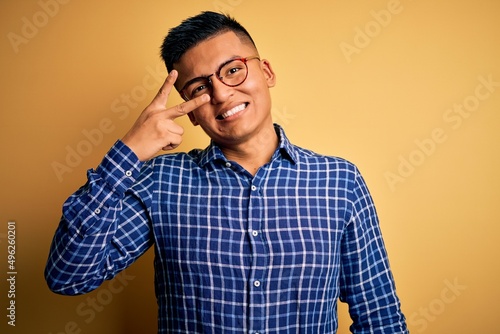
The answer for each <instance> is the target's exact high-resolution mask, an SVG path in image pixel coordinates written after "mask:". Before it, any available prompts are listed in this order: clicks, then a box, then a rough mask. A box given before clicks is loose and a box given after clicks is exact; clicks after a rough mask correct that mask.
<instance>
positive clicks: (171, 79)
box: [150, 70, 178, 108]
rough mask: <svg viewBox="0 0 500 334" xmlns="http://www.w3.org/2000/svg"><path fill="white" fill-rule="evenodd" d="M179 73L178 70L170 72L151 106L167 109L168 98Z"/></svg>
mask: <svg viewBox="0 0 500 334" xmlns="http://www.w3.org/2000/svg"><path fill="white" fill-rule="evenodd" d="M177 76H178V73H177V71H176V70H172V71H170V73H169V74H168V75H167V78H166V79H165V82H164V83H163V84H162V85H161V87H160V90H158V93H156V96H155V97H154V98H153V101H151V103H150V105H156V106H158V107H161V108H165V105H166V104H167V101H168V96H169V95H170V92H171V91H172V87H173V86H174V83H175V80H177Z"/></svg>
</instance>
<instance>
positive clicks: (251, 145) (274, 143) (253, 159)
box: [221, 126, 279, 175]
mask: <svg viewBox="0 0 500 334" xmlns="http://www.w3.org/2000/svg"><path fill="white" fill-rule="evenodd" d="M278 145H279V138H278V135H277V134H276V131H275V129H274V126H272V127H270V128H269V127H267V128H265V129H263V130H262V131H260V133H259V134H258V135H256V136H253V137H252V138H251V140H248V141H245V142H242V143H240V144H237V145H233V146H225V147H221V150H222V152H223V153H224V155H225V156H226V158H227V159H228V160H232V161H235V162H237V163H238V164H240V165H241V166H242V167H243V168H245V170H247V171H248V172H249V173H250V174H252V175H255V174H256V173H257V171H258V170H259V168H260V167H262V166H263V165H265V164H266V163H268V162H269V161H270V160H271V157H272V156H273V154H274V152H275V151H276V148H277V147H278Z"/></svg>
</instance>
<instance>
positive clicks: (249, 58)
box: [179, 56, 260, 101]
mask: <svg viewBox="0 0 500 334" xmlns="http://www.w3.org/2000/svg"><path fill="white" fill-rule="evenodd" d="M252 59H258V60H260V57H259V56H250V57H245V58H231V59H229V60H227V61H225V62H224V63H222V64H221V65H220V66H219V68H218V69H217V71H216V72H214V73H212V74H209V75H207V76H202V77H196V78H194V79H191V80H189V81H188V82H186V84H184V86H183V87H182V89H181V90H179V93H180V95H181V96H182V98H183V99H184V100H186V101H189V100H191V98H190V97H189V96H188V95H187V94H186V89H187V87H188V86H189V85H191V84H192V83H193V82H196V81H203V80H207V81H208V84H209V85H210V86H211V87H212V88H213V84H212V80H211V79H210V77H212V76H214V75H215V77H216V78H217V79H218V80H219V81H220V82H222V83H223V84H224V85H226V86H228V87H237V86H239V85H241V84H242V83H244V82H245V81H246V80H247V77H248V65H247V62H248V61H249V60H252ZM235 60H239V61H241V62H243V64H245V69H246V71H247V73H246V75H245V78H244V79H243V81H241V82H240V83H239V84H237V85H229V84H227V83H225V82H224V81H223V78H222V77H221V76H220V71H221V70H222V68H223V67H224V66H226V65H227V64H229V63H231V62H233V61H235Z"/></svg>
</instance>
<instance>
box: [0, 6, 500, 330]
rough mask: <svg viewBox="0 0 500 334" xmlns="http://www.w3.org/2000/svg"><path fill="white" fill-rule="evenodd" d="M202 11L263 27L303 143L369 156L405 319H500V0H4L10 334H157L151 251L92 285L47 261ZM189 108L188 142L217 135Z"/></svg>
mask: <svg viewBox="0 0 500 334" xmlns="http://www.w3.org/2000/svg"><path fill="white" fill-rule="evenodd" d="M201 10H215V11H220V10H222V11H225V12H229V13H231V14H233V15H234V16H235V17H236V18H237V19H238V20H240V21H241V22H242V23H243V24H244V25H245V26H246V27H247V28H248V29H249V31H250V32H251V33H252V35H253V37H254V39H255V40H256V42H257V44H258V47H259V48H260V53H261V55H262V56H263V57H265V58H267V59H269V60H270V61H271V64H272V65H273V67H274V70H275V72H276V73H277V76H278V82H277V86H276V87H275V88H273V91H272V94H273V98H274V105H273V115H274V117H275V120H276V122H278V123H280V124H282V125H283V126H284V128H285V130H286V131H287V134H288V136H289V137H290V138H291V139H292V140H293V141H294V142H295V143H297V144H299V145H301V146H305V147H308V148H311V149H313V150H315V151H317V152H320V153H324V154H329V155H336V156H341V157H344V158H347V159H349V160H351V161H353V162H354V163H356V164H357V165H358V166H359V168H360V169H361V171H362V173H363V174H364V176H365V178H366V180H367V182H368V185H369V187H370V189H371V192H372V195H373V197H374V199H375V203H376V205H377V208H378V212H379V215H380V219H381V225H382V230H383V233H384V237H385V242H386V245H387V248H388V251H389V255H390V261H391V264H392V268H393V272H394V275H395V278H396V282H397V287H398V293H399V296H400V298H401V301H402V307H403V311H404V312H405V314H406V316H407V317H408V323H409V327H410V329H411V331H412V333H426V334H442V333H454V334H461V333H499V332H500V325H499V324H498V315H499V313H500V307H499V304H498V300H499V299H500V288H499V284H498V276H499V274H500V269H499V265H500V261H499V255H500V246H499V245H500V227H499V223H500V212H499V209H498V207H499V205H498V201H499V199H500V196H499V195H500V191H499V188H500V176H499V171H500V155H499V153H500V150H499V144H500V142H499V140H500V116H499V112H500V63H499V61H500V20H499V18H500V1H498V0H477V1H472V0H468V1H465V0H441V1H439V0H436V1H431V0H373V1H364V2H359V1H357V2H353V1H347V0H320V1H308V2H305V1H264V0H258V1H256V0H254V1H251V0H186V1H182V2H179V1H166V0H162V1H160V0H147V1H118V0H108V1H97V0H89V1H76V0H72V1H68V0H64V1H63V0H58V1H57V2H56V0H40V1H38V0H29V1H28V0H26V1H24V0H23V1H13V0H11V1H1V2H0V13H1V16H2V20H0V31H1V36H2V39H1V41H0V46H1V48H0V52H1V53H0V57H1V68H2V72H1V78H0V92H1V98H0V108H1V116H0V117H1V118H0V138H1V148H0V151H1V152H2V163H1V167H0V178H1V183H0V184H1V187H0V209H1V210H0V268H1V270H2V273H1V274H0V277H1V278H2V279H1V281H2V283H1V285H0V289H1V291H0V301H1V307H0V309H1V310H2V311H0V319H3V320H1V325H0V331H1V332H2V333H44V334H47V333H52V334H56V333H94V334H95V333H107V334H113V333H116V334H118V333H120V334H122V333H125V334H128V333H154V332H155V330H156V301H155V298H154V294H153V269H152V253H151V252H148V253H147V254H146V255H145V256H144V257H143V258H141V259H140V260H139V261H138V262H137V263H136V264H134V265H133V266H132V267H130V268H129V269H127V270H126V272H125V273H124V274H122V275H121V276H120V278H119V279H118V280H115V281H112V282H110V283H105V284H104V286H102V287H101V288H100V289H98V290H97V291H94V292H92V293H90V294H88V295H85V296H78V297H62V296H57V295H54V294H52V293H51V292H49V290H48V289H47V287H46V285H45V282H44V279H43V269H44V265H45V260H46V257H47V253H48V248H49V245H50V241H51V238H52V234H53V231H54V229H55V228H56V226H57V224H58V220H59V217H60V212H61V204H62V202H63V201H64V200H65V199H66V198H67V197H68V196H69V195H70V194H71V193H72V192H73V191H75V190H76V189H77V187H79V186H80V185H81V184H83V183H84V181H85V171H86V170H87V169H89V168H92V167H95V166H96V165H97V164H98V163H99V161H100V160H101V158H102V156H103V155H104V154H105V152H106V151H107V150H108V148H109V147H110V146H111V145H112V144H113V143H114V141H115V140H116V139H117V138H120V137H121V136H122V135H123V134H124V133H125V132H126V130H127V129H128V128H129V127H130V126H131V124H132V122H133V121H134V120H135V118H136V117H137V116H138V114H139V113H140V112H141V111H142V109H143V108H144V107H145V106H146V104H147V103H148V102H149V101H150V99H151V98H152V97H153V95H154V94H155V92H156V90H157V89H158V87H159V85H160V83H161V82H162V81H163V79H164V77H165V75H166V73H165V70H164V68H163V65H162V63H161V62H160V59H159V56H158V52H159V49H158V48H159V45H160V44H161V41H162V38H163V37H164V35H165V34H166V33H167V31H168V29H169V28H171V27H172V26H175V25H177V24H178V23H179V22H180V21H181V20H182V19H184V18H185V17H187V16H191V15H194V14H197V13H198V12H199V11H201ZM179 101H180V99H179V97H178V96H175V97H172V99H171V101H169V104H174V103H178V102H179ZM180 122H181V123H182V124H183V125H185V130H186V131H185V132H186V135H185V141H184V143H183V145H182V146H181V149H182V150H189V149H190V148H193V147H204V146H205V145H206V144H207V143H208V140H207V137H206V136H205V135H204V134H203V133H202V132H201V131H200V129H199V128H193V127H192V126H191V125H190V123H189V122H188V121H187V119H181V120H180ZM75 152H76V153H75ZM11 220H13V221H16V233H17V234H16V245H17V248H16V270H17V273H18V274H17V276H16V299H15V301H16V327H11V326H7V321H8V318H7V317H6V315H7V314H8V312H9V311H7V310H6V307H8V304H7V303H8V302H9V298H8V296H7V288H6V284H5V282H6V275H7V274H6V273H7V271H8V268H7V260H6V259H7V241H8V238H7V237H8V234H7V233H8V232H7V228H8V224H7V222H8V221H11ZM346 312H347V311H346V308H345V306H342V307H341V308H340V313H341V314H340V321H341V328H340V329H339V333H348V326H349V324H350V320H349V318H348V316H347V313H346ZM5 329H7V331H6V330H5Z"/></svg>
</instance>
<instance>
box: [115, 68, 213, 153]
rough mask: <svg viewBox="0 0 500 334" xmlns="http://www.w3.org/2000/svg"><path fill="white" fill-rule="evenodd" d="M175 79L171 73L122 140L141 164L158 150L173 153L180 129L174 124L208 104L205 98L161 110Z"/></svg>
mask: <svg viewBox="0 0 500 334" xmlns="http://www.w3.org/2000/svg"><path fill="white" fill-rule="evenodd" d="M176 79H177V71H175V70H173V71H171V72H170V74H169V75H168V76H167V79H165V82H164V83H163V85H162V86H161V88H160V90H159V91H158V94H156V96H155V98H154V99H153V101H151V103H150V104H149V105H148V106H147V107H146V109H144V111H143V112H142V113H141V115H140V116H139V118H138V119H137V120H136V121H135V123H134V125H133V126H132V128H131V129H130V130H129V131H128V132H127V134H126V135H125V136H124V137H123V139H122V141H123V143H124V144H125V145H127V146H128V147H130V149H131V150H132V151H134V153H135V154H136V155H137V157H138V158H139V160H141V161H146V160H148V159H150V158H152V157H153V156H154V155H155V154H156V153H157V152H158V151H160V150H164V151H168V150H173V149H174V148H176V147H177V146H179V145H180V143H181V142H182V135H183V133H184V129H183V128H182V127H181V126H180V125H178V124H176V123H175V122H174V120H175V119H176V118H177V117H181V116H183V115H186V114H188V113H189V112H191V111H193V110H194V109H196V108H198V107H199V106H201V105H203V104H205V103H207V102H208V101H210V97H209V96H208V95H206V94H205V95H202V96H200V97H197V98H195V99H192V100H189V101H187V102H184V103H181V104H179V105H177V106H174V107H171V108H169V109H167V108H166V107H165V106H166V104H167V100H168V96H169V95H170V91H171V90H172V87H173V86H174V83H175V80H176Z"/></svg>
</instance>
